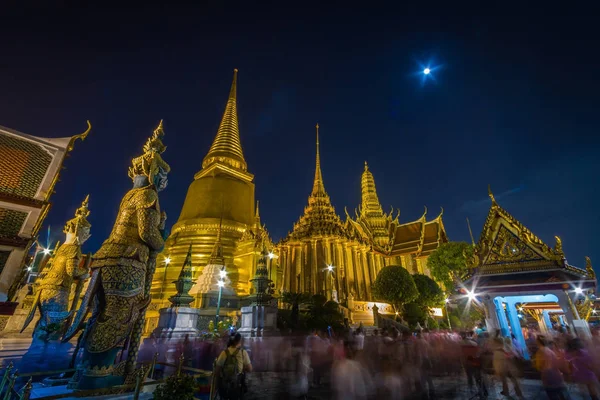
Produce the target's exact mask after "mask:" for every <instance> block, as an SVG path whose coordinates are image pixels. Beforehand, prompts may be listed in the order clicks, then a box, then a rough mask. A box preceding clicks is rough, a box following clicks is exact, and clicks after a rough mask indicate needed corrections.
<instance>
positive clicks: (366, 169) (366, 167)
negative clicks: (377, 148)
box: [365, 160, 369, 171]
mask: <svg viewBox="0 0 600 400" xmlns="http://www.w3.org/2000/svg"><path fill="white" fill-rule="evenodd" d="M368 170H369V166H368V165H367V160H365V171H368Z"/></svg>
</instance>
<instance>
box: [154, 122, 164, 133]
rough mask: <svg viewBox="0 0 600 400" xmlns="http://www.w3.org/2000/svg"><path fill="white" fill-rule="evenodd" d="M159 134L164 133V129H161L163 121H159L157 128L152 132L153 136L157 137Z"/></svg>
mask: <svg viewBox="0 0 600 400" xmlns="http://www.w3.org/2000/svg"><path fill="white" fill-rule="evenodd" d="M160 132H163V133H164V129H163V120H162V119H161V120H160V122H159V123H158V126H157V127H156V129H155V130H154V134H155V135H158V134H159V133H160Z"/></svg>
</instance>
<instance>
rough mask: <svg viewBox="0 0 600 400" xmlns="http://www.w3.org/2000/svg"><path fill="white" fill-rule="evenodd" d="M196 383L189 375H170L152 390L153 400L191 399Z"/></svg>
mask: <svg viewBox="0 0 600 400" xmlns="http://www.w3.org/2000/svg"><path fill="white" fill-rule="evenodd" d="M196 389H197V383H196V380H195V379H194V377H193V376H190V375H185V374H181V375H179V376H178V375H171V376H170V377H168V378H167V380H166V382H165V383H163V384H161V385H158V387H157V388H156V390H155V391H154V397H153V398H154V399H155V400H174V399H178V400H193V399H194V393H195V392H196Z"/></svg>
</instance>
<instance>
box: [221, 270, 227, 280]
mask: <svg viewBox="0 0 600 400" xmlns="http://www.w3.org/2000/svg"><path fill="white" fill-rule="evenodd" d="M226 276H227V271H225V270H224V269H222V270H220V271H219V278H221V279H224V278H225V277H226Z"/></svg>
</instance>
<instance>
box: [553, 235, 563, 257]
mask: <svg viewBox="0 0 600 400" xmlns="http://www.w3.org/2000/svg"><path fill="white" fill-rule="evenodd" d="M554 240H555V241H556V245H555V246H554V250H555V251H556V252H557V253H558V254H559V255H561V256H564V255H565V253H563V247H562V240H560V237H559V236H554Z"/></svg>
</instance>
